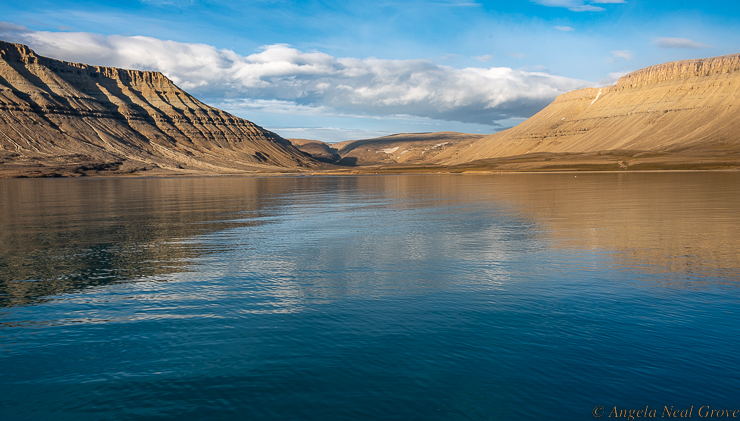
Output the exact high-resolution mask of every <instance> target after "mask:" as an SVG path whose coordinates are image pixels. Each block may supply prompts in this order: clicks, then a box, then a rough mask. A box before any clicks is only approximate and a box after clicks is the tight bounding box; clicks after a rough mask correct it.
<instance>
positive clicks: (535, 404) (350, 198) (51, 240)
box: [0, 172, 740, 420]
mask: <svg viewBox="0 0 740 421" xmlns="http://www.w3.org/2000/svg"><path fill="white" fill-rule="evenodd" d="M738 209H740V173H737V172H716V173H642V174H641V173H628V174H617V173H609V174H606V173H600V174H584V173H581V174H502V175H417V176H412V175H408V176H362V177H316V178H312V177H285V178H224V177H218V178H182V179H67V180H0V368H1V369H0V418H3V419H46V418H54V419H70V420H72V419H74V420H79V419H120V418H147V419H148V418H160V417H163V418H171V417H176V418H178V419H203V418H211V419H214V418H215V419H217V418H234V417H245V418H249V419H270V420H272V419H316V420H326V419H403V420H405V419H425V420H427V419H439V420H447V419H520V418H521V419H544V418H547V417H552V418H555V419H592V415H591V410H592V409H593V407H594V405H605V406H607V407H609V405H612V406H614V405H620V408H621V407H639V406H640V405H642V408H644V406H645V405H646V404H649V405H653V406H659V408H662V405H666V404H667V405H669V406H670V405H672V404H673V405H675V404H676V403H677V402H687V404H688V405H689V406H690V405H707V404H710V405H725V406H726V407H732V405H736V406H737V402H736V401H733V399H736V394H735V393H734V391H735V390H737V383H736V379H737V376H736V375H735V373H734V372H733V370H732V367H737V366H739V365H740V356H738V354H737V352H736V350H737V349H738V347H740V317H739V315H738V313H737V310H736V309H737V308H738V307H737V305H738V304H740V292H739V291H738V288H737V287H738V282H739V281H740V254H738V252H737V250H740V235H738V234H739V233H740V212H738V211H737V210H738Z"/></svg>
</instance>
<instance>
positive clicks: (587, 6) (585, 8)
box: [531, 0, 626, 12]
mask: <svg viewBox="0 0 740 421" xmlns="http://www.w3.org/2000/svg"><path fill="white" fill-rule="evenodd" d="M531 1H532V2H534V3H537V4H541V5H543V6H548V7H565V8H567V9H568V10H570V11H572V12H603V11H604V10H606V9H604V8H603V7H600V6H594V4H620V3H626V1H625V0H531Z"/></svg>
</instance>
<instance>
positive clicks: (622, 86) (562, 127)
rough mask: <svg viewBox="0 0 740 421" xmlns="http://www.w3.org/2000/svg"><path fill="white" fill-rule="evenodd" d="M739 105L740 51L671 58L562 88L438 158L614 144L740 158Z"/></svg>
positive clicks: (602, 148)
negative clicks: (600, 82)
mask: <svg viewBox="0 0 740 421" xmlns="http://www.w3.org/2000/svg"><path fill="white" fill-rule="evenodd" d="M738 107H740V55H729V56H722V57H714V58H708V59H698V60H685V61H677V62H672V63H665V64H661V65H657V66H652V67H648V68H645V69H642V70H638V71H636V72H634V73H631V74H628V75H626V76H623V77H622V78H621V79H620V80H619V82H618V83H617V84H616V85H614V86H609V87H606V88H602V89H597V88H587V89H581V90H577V91H573V92H569V93H566V94H563V95H560V96H559V97H558V98H557V99H555V101H553V102H552V103H551V104H550V105H548V106H547V107H546V108H545V109H543V110H542V111H540V112H539V113H537V114H536V115H534V116H532V117H531V118H530V119H528V120H527V121H525V122H523V123H521V124H520V125H518V126H516V127H513V128H511V129H509V130H506V131H503V132H500V133H496V134H493V135H491V136H488V137H485V138H483V139H481V140H479V141H477V142H474V143H473V144H472V145H467V147H466V148H464V149H460V150H457V151H455V152H456V154H453V153H443V154H440V155H439V156H438V157H437V161H436V162H438V163H444V164H459V163H464V162H470V161H475V160H481V159H489V158H499V157H509V156H519V155H525V154H533V153H584V152H585V153H597V152H608V151H633V152H636V153H638V152H640V151H645V152H653V153H666V154H675V153H678V152H680V153H681V154H683V156H685V159H686V160H689V161H690V160H691V159H694V158H691V156H695V157H696V159H700V158H701V159H703V158H702V157H709V158H711V159H715V158H716V159H719V160H724V159H725V158H727V159H730V160H737V158H738V157H740V118H738V115H739V114H738ZM687 151H688V152H687ZM692 151H693V152H692ZM689 152H691V153H689ZM691 154H693V155H691ZM687 162H688V161H687ZM627 164H629V163H627Z"/></svg>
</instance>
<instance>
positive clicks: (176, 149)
mask: <svg viewBox="0 0 740 421" xmlns="http://www.w3.org/2000/svg"><path fill="white" fill-rule="evenodd" d="M0 132H1V133H2V135H1V136H0V150H1V151H2V155H0V161H4V163H3V164H4V166H5V167H6V168H8V166H12V165H13V164H19V165H20V166H23V165H26V166H29V165H28V164H29V163H32V162H35V164H33V165H36V166H41V167H54V166H55V165H56V166H61V167H60V168H62V171H70V170H71V169H72V167H74V166H75V165H76V164H77V165H78V167H85V166H86V165H87V166H93V167H95V168H97V169H98V170H114V171H119V172H127V171H128V172H130V171H136V170H141V169H147V168H156V167H160V168H164V169H174V170H177V171H179V172H190V171H193V172H199V171H209V172H234V171H239V170H258V169H270V168H273V169H274V168H297V167H306V166H312V165H313V164H314V161H313V160H312V159H311V158H310V157H308V156H306V155H305V154H304V153H302V152H300V151H299V150H297V149H295V148H294V147H293V146H292V145H291V144H290V142H288V141H286V140H285V139H282V138H281V137H280V136H278V135H276V134H274V133H272V132H269V131H267V130H264V129H263V128H261V127H259V126H257V125H255V124H253V123H251V122H249V121H246V120H243V119H240V118H237V117H235V116H233V115H231V114H228V113H226V112H224V111H221V110H218V109H215V108H212V107H209V106H207V105H205V104H203V103H201V102H200V101H198V100H197V99H195V98H193V97H192V96H190V95H189V94H187V93H186V92H184V91H183V90H181V89H180V88H178V87H177V86H175V85H174V84H173V83H172V82H171V81H170V80H169V79H167V78H166V77H165V76H164V75H162V74H161V73H159V72H145V71H135V70H124V69H116V68H109V67H98V66H88V65H85V64H79V63H68V62H64V61H59V60H54V59H49V58H46V57H40V56H37V55H36V54H35V53H34V52H33V51H31V50H30V49H28V47H26V46H23V45H19V44H10V43H6V42H2V41H0ZM33 165H30V166H33ZM91 168H92V167H91ZM95 168H92V169H95ZM77 169H78V170H79V168H77ZM84 170H85V169H84V168H83V171H84Z"/></svg>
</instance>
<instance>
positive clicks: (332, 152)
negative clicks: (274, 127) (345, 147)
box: [288, 139, 342, 164]
mask: <svg viewBox="0 0 740 421" xmlns="http://www.w3.org/2000/svg"><path fill="white" fill-rule="evenodd" d="M288 140H289V141H290V143H292V144H293V146H295V147H296V148H298V149H300V150H301V151H303V152H305V153H307V154H309V155H311V156H312V157H314V159H317V160H319V161H321V162H325V163H329V164H331V163H334V162H337V161H339V160H340V159H342V157H341V156H339V154H338V153H337V152H338V151H337V149H336V148H335V147H334V145H333V144H329V143H325V142H322V141H320V140H311V139H288Z"/></svg>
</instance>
